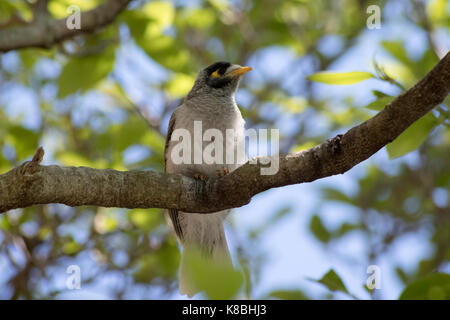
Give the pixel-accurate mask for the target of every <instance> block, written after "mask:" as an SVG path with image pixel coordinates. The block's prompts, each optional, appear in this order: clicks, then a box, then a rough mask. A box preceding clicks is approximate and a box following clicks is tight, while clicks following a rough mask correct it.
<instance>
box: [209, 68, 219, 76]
mask: <svg viewBox="0 0 450 320" xmlns="http://www.w3.org/2000/svg"><path fill="white" fill-rule="evenodd" d="M219 69H220V68H219ZM219 69H217V70H216V71H214V72H213V73H211V77H213V78H219V77H220V74H219Z"/></svg>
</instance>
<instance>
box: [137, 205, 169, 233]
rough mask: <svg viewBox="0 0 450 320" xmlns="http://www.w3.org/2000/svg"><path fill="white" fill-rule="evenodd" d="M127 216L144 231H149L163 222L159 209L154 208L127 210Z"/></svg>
mask: <svg viewBox="0 0 450 320" xmlns="http://www.w3.org/2000/svg"><path fill="white" fill-rule="evenodd" d="M128 217H129V218H130V220H131V222H133V224H134V225H135V226H137V227H138V228H140V229H141V230H144V231H150V230H152V229H154V228H155V227H157V226H159V225H160V224H161V223H162V222H163V219H162V215H161V211H160V210H159V209H156V208H152V209H145V210H144V209H133V210H129V211H128Z"/></svg>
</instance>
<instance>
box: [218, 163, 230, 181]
mask: <svg viewBox="0 0 450 320" xmlns="http://www.w3.org/2000/svg"><path fill="white" fill-rule="evenodd" d="M216 173H217V176H218V177H219V178H220V177H223V176H226V175H227V174H229V173H230V170H229V169H228V168H226V167H224V166H222V172H220V170H216Z"/></svg>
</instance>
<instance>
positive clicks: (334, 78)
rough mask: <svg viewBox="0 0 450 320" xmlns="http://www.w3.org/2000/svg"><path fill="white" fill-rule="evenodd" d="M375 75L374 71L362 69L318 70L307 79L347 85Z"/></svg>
mask: <svg viewBox="0 0 450 320" xmlns="http://www.w3.org/2000/svg"><path fill="white" fill-rule="evenodd" d="M373 77H374V75H373V74H372V73H370V72H362V71H352V72H318V73H314V74H312V75H310V76H308V77H307V79H309V80H311V81H316V82H322V83H326V84H332V85H347V84H354V83H358V82H361V81H363V80H367V79H370V78H373Z"/></svg>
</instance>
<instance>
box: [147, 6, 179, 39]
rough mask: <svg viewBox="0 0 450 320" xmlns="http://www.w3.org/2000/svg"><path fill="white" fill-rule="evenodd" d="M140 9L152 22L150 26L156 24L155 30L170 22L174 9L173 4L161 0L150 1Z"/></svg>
mask: <svg viewBox="0 0 450 320" xmlns="http://www.w3.org/2000/svg"><path fill="white" fill-rule="evenodd" d="M140 11H141V12H142V13H143V14H144V15H145V16H146V17H147V18H149V19H150V20H151V21H152V22H153V23H152V24H150V26H156V27H157V31H158V32H159V31H160V30H161V29H163V28H165V27H167V26H169V25H171V24H172V22H173V19H174V16H175V10H174V7H173V4H172V3H170V2H163V1H152V2H149V3H147V4H145V5H144V6H143V7H142V8H141V9H140Z"/></svg>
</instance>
